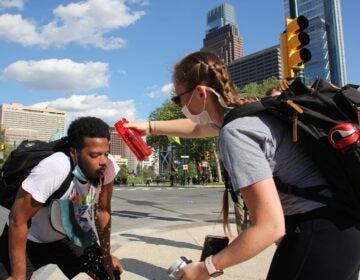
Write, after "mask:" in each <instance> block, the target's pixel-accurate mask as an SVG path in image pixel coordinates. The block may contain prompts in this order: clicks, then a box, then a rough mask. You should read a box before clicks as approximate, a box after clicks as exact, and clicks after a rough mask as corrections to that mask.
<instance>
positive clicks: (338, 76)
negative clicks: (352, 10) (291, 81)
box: [284, 0, 347, 86]
mask: <svg viewBox="0 0 360 280" xmlns="http://www.w3.org/2000/svg"><path fill="white" fill-rule="evenodd" d="M297 9H298V15H304V16H306V17H307V18H308V19H309V27H308V30H307V31H308V33H309V36H310V44H309V45H308V46H307V48H308V49H309V50H310V51H311V54H312V58H311V60H310V61H309V62H308V63H307V64H306V67H305V69H304V76H305V78H308V79H310V82H312V81H314V80H315V79H316V78H317V77H320V78H324V79H326V80H328V81H331V82H332V83H334V84H335V85H338V86H343V85H345V84H346V83H347V77H346V63H345V51H344V39H343V31H342V19H341V9H340V0H331V1H329V0H297ZM284 11H285V17H288V18H289V17H290V9H289V0H284Z"/></svg>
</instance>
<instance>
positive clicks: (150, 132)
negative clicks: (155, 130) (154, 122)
mask: <svg viewBox="0 0 360 280" xmlns="http://www.w3.org/2000/svg"><path fill="white" fill-rule="evenodd" d="M149 134H152V131H151V121H150V120H149Z"/></svg>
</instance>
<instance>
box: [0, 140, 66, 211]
mask: <svg viewBox="0 0 360 280" xmlns="http://www.w3.org/2000/svg"><path fill="white" fill-rule="evenodd" d="M68 150H69V145H68V139H67V137H63V138H61V139H59V140H56V141H52V142H44V141H40V140H32V141H29V140H24V141H22V142H21V143H20V145H19V146H18V147H17V148H16V149H15V150H13V151H12V152H11V154H10V155H9V157H8V158H7V160H6V161H5V163H4V165H3V166H2V168H1V170H0V205H1V206H3V207H5V208H7V209H10V208H11V206H12V204H13V203H14V201H15V198H16V195H17V192H18V189H19V188H20V186H21V184H22V182H23V181H24V180H25V178H26V177H27V176H28V175H29V174H30V172H31V169H32V168H33V167H35V166H36V165H37V164H38V163H39V162H40V161H41V160H42V159H44V158H46V157H48V156H50V155H52V154H53V153H55V152H64V153H65V154H67V155H68ZM72 178H73V175H72V172H71V171H70V173H69V175H68V176H67V177H66V179H65V180H64V182H63V183H62V184H61V186H60V188H59V189H58V190H57V191H56V192H54V193H53V194H52V195H51V196H50V197H49V199H48V200H47V201H46V202H45V204H44V205H43V206H48V205H49V203H50V201H51V200H52V199H54V198H60V197H61V196H62V195H63V194H64V193H65V192H66V190H67V189H68V188H69V186H70V183H71V181H72Z"/></svg>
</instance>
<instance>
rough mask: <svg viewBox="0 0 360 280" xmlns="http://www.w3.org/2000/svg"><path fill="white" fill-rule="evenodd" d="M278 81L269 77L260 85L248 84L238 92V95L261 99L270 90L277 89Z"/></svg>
mask: <svg viewBox="0 0 360 280" xmlns="http://www.w3.org/2000/svg"><path fill="white" fill-rule="evenodd" d="M279 83H280V81H279V80H278V79H277V78H276V77H270V78H267V79H266V80H264V81H263V82H262V83H255V82H253V83H249V84H247V85H245V86H244V87H242V88H241V89H239V90H238V93H239V94H244V93H247V94H253V95H255V96H256V97H258V98H262V97H264V96H265V92H266V91H267V90H268V89H270V88H272V87H277V86H278V85H279Z"/></svg>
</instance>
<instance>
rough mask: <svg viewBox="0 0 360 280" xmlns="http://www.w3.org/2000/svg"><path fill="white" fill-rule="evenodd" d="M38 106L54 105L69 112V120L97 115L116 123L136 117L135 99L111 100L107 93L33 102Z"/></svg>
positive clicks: (111, 123)
mask: <svg viewBox="0 0 360 280" xmlns="http://www.w3.org/2000/svg"><path fill="white" fill-rule="evenodd" d="M32 106H36V107H41V108H45V107H52V108H55V109H58V110H64V111H66V112H67V113H68V118H67V122H68V123H70V122H71V121H72V120H74V119H76V118H77V117H81V116H95V117H98V118H101V119H102V120H104V121H105V122H107V123H108V124H109V125H111V126H112V125H114V123H115V122H117V121H118V120H119V119H121V118H123V117H125V118H127V119H128V120H135V119H136V108H135V102H134V100H132V99H131V100H127V101H111V100H110V99H109V98H108V96H106V95H96V94H89V95H71V96H70V97H68V98H58V99H55V100H52V101H45V102H41V103H36V104H33V105H32Z"/></svg>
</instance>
